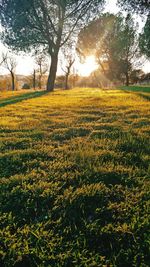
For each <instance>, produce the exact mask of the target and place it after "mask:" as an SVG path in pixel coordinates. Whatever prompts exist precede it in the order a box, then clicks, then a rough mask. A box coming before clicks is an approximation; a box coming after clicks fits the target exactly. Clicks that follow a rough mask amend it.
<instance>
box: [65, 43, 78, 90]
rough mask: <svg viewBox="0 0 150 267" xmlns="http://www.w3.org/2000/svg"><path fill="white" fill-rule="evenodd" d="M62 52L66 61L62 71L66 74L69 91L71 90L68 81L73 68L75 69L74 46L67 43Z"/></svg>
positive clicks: (66, 87) (66, 86)
mask: <svg viewBox="0 0 150 267" xmlns="http://www.w3.org/2000/svg"><path fill="white" fill-rule="evenodd" d="M62 52H63V56H64V60H63V62H62V70H63V72H64V73H65V89H66V90H67V89H68V88H69V85H68V79H69V75H70V73H71V68H72V67H73V64H74V62H75V56H74V55H75V51H74V48H73V44H72V43H67V44H66V46H65V47H64V48H63V50H62Z"/></svg>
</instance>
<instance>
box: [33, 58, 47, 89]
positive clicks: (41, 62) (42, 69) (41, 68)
mask: <svg viewBox="0 0 150 267" xmlns="http://www.w3.org/2000/svg"><path fill="white" fill-rule="evenodd" d="M35 62H36V65H37V66H38V70H37V72H38V76H39V88H40V89H42V78H43V75H44V74H45V73H46V72H47V71H48V64H47V59H46V57H45V55H44V54H43V53H42V54H39V55H38V56H36V58H35Z"/></svg>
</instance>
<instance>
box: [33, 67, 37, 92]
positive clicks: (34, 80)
mask: <svg viewBox="0 0 150 267" xmlns="http://www.w3.org/2000/svg"><path fill="white" fill-rule="evenodd" d="M35 83H36V74H35V70H34V72H33V88H34V90H35V86H36V85H35Z"/></svg>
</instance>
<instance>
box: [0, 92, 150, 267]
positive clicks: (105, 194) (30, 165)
mask: <svg viewBox="0 0 150 267" xmlns="http://www.w3.org/2000/svg"><path fill="white" fill-rule="evenodd" d="M145 96H147V97H145ZM148 97H149V95H148V92H146V95H145V93H144V92H143V93H142V92H141V91H140V92H136V91H131V92H129V91H126V90H124V91H123V90H106V91H105V90H100V89H74V90H71V91H59V90H58V91H56V92H54V93H51V94H47V93H45V92H40V93H39V92H30V93H29V95H28V93H27V92H25V93H13V95H11V93H9V94H8V95H7V93H3V94H1V96H0V178H1V179H0V203H1V204H0V205H1V217H0V225H1V228H0V240H1V241H0V245H1V248H0V255H1V260H0V266H6V267H11V266H15V267H18V266H19V267H21V266H24V267H30V266H31V267H34V266H39V267H48V266H49V267H50V266H52V267H56V266H57V267H62V266H66V267H74V266H75V267H81V266H82V267H101V266H103V267H104V266H105V267H110V266H113V267H114V266H117V267H127V266H129V267H132V266H135V267H137V266H139V267H148V266H149V243H150V238H149V231H148V229H149V217H148V211H149V203H150V202H149V192H150V190H149V189H150V186H149V180H148V178H149V177H150V166H149V163H150V138H149V137H150V105H149V98H148Z"/></svg>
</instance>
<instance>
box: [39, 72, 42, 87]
mask: <svg viewBox="0 0 150 267" xmlns="http://www.w3.org/2000/svg"><path fill="white" fill-rule="evenodd" d="M39 89H40V90H41V89H42V76H41V74H40V76H39Z"/></svg>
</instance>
